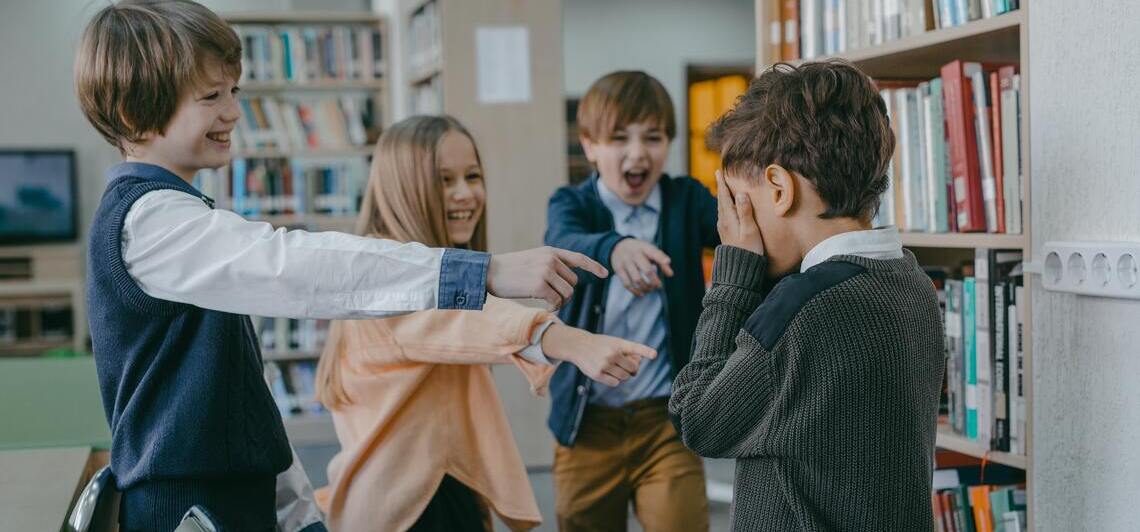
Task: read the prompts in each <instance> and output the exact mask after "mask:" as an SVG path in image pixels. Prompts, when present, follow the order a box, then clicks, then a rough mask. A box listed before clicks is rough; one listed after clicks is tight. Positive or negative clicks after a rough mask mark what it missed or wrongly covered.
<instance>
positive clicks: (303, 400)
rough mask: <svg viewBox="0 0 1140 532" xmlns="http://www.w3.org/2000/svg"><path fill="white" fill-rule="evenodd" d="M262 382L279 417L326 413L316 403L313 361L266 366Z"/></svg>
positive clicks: (297, 361) (314, 362) (269, 363)
mask: <svg viewBox="0 0 1140 532" xmlns="http://www.w3.org/2000/svg"><path fill="white" fill-rule="evenodd" d="M264 369H265V381H266V383H268V384H269V391H270V392H271V393H272V394H273V401H274V402H275V403H277V410H278V411H279V412H281V417H283V418H290V417H299V416H304V415H312V414H321V413H324V412H325V411H326V410H325V408H324V406H323V405H321V403H320V402H318V401H317V392H316V384H315V383H316V377H317V362H316V361H315V360H295V361H290V362H283V361H276V362H266V363H265V367H264Z"/></svg>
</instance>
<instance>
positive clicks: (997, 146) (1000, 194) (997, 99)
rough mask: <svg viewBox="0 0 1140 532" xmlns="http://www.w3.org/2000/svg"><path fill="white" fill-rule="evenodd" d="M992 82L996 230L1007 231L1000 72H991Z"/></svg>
mask: <svg viewBox="0 0 1140 532" xmlns="http://www.w3.org/2000/svg"><path fill="white" fill-rule="evenodd" d="M989 82H990V114H989V120H990V138H991V139H992V140H993V161H992V163H993V174H994V206H995V208H996V210H997V216H996V219H995V223H996V224H997V225H996V229H995V230H996V232H998V233H1005V232H1007V231H1006V226H1005V180H1004V175H1003V174H1004V173H1003V172H1002V169H1003V164H1004V162H1005V159H1004V158H1003V156H1002V151H1003V149H1002V148H1003V147H1002V138H1003V137H1002V131H1001V89H1000V88H999V85H998V72H997V71H996V70H994V71H991V72H989Z"/></svg>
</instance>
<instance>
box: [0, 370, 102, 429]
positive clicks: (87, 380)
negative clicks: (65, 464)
mask: <svg viewBox="0 0 1140 532" xmlns="http://www.w3.org/2000/svg"><path fill="white" fill-rule="evenodd" d="M110 446H111V432H110V429H108V427H107V418H106V416H105V415H104V414H103V402H102V399H101V398H100V396H99V382H98V380H97V379H96V377H95V361H94V360H93V359H92V358H91V357H80V358H8V359H0V449H29V448H44V447H94V448H96V449H109V448H110Z"/></svg>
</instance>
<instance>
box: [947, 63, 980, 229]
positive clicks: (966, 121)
mask: <svg viewBox="0 0 1140 532" xmlns="http://www.w3.org/2000/svg"><path fill="white" fill-rule="evenodd" d="M981 68H982V67H981V64H979V63H969V62H964V61H953V62H951V63H949V64H947V65H945V66H943V67H942V69H941V73H942V80H943V101H944V103H945V110H946V128H947V132H948V138H949V145H950V150H949V151H950V166H951V172H952V174H953V182H954V201H955V210H956V211H957V225H958V230H959V231H961V232H985V231H986V228H987V223H986V206H985V199H984V197H983V191H982V174H981V169H980V167H979V160H978V153H979V151H978V139H977V129H976V124H975V118H974V115H975V113H976V105H975V97H974V94H973V93H974V89H973V81H972V79H973V77H974V75H975V74H980V73H981Z"/></svg>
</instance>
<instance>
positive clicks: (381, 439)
mask: <svg viewBox="0 0 1140 532" xmlns="http://www.w3.org/2000/svg"><path fill="white" fill-rule="evenodd" d="M485 206H486V189H485V187H484V184H483V170H482V164H481V162H480V159H479V154H478V151H477V150H476V148H475V144H474V141H473V140H472V138H471V135H470V134H469V133H468V132H467V131H466V130H465V129H464V128H463V126H462V125H460V124H459V123H458V122H457V121H456V120H454V119H452V118H450V117H413V118H409V119H407V120H404V121H402V122H400V123H398V124H396V125H394V126H392V127H391V128H390V129H389V130H388V131H387V132H385V133H384V135H383V136H381V138H380V141H379V143H378V145H377V147H376V150H375V153H374V156H373V162H372V169H371V176H370V178H369V183H368V187H367V191H366V192H365V197H364V203H363V206H362V208H361V218H360V227H359V229H360V231H361V232H362V233H363V234H368V235H373V236H377V237H384V238H391V239H396V240H402V241H416V242H421V243H423V244H426V245H429V246H440V247H465V248H468V249H473V250H477V251H485V250H486V247H487V231H486V217H485V215H484V209H485ZM559 291H560V292H562V290H559ZM570 291H572V289H570V288H569V287H567V291H566V292H565V294H564V297H567V298H568V297H569V295H570ZM439 297H441V298H442V297H446V295H445V294H440V295H439ZM655 355H656V353H654V352H653V350H652V349H649V348H647V347H644V346H641V345H638V344H633V343H630V342H626V341H624V340H621V339H618V338H612V337H607V336H601V335H595V334H590V333H587V332H585V331H581V330H578V329H573V328H571V327H567V326H565V325H562V324H561V323H559V322H558V321H557V320H556V318H555V317H554V315H552V314H551V313H550V312H548V311H546V310H542V309H534V308H529V307H524V306H522V305H519V304H516V303H511V302H509V301H505V300H500V299H495V298H493V297H488V298H487V301H486V304H485V306H484V309H483V311H481V312H459V311H448V310H431V311H424V312H417V313H414V314H408V315H405V316H401V317H396V318H388V319H383V320H369V321H342V322H335V323H333V325H332V328H331V331H330V336H329V341H328V343H327V345H326V347H325V351H324V353H322V355H321V360H320V365H319V368H318V374H317V393H318V397H319V398H320V400H321V401H322V402H323V403H324V404H325V406H326V407H328V408H329V410H330V411H331V412H332V416H333V422H334V424H335V426H336V433H337V438H338V439H339V440H340V444H341V452H340V453H339V454H337V456H336V457H335V458H333V460H332V462H330V463H329V466H328V474H329V487H328V488H327V489H326V490H323V493H322V494H321V495H322V497H321V498H322V500H323V502H324V504H323V506H324V507H325V510H326V511H327V513H328V522H329V524H330V525H331V527H332V528H333V529H334V530H345V531H358V530H385V531H386V530H409V529H411V530H447V531H462V530H480V531H485V530H490V529H491V522H490V515H491V512H492V511H493V512H494V513H495V514H497V515H498V516H499V517H500V518H501V519H502V520H503V522H504V523H506V524H507V525H508V526H509V527H510V528H511V529H528V528H532V527H534V526H537V525H538V524H539V522H540V521H541V516H540V515H539V513H538V506H537V504H536V502H535V500H534V495H533V492H532V490H531V487H530V483H529V481H528V479H527V476H526V470H525V469H524V467H523V463H522V459H521V457H520V456H519V452H518V449H517V447H516V446H515V443H514V440H513V438H512V436H511V430H510V427H509V426H508V424H507V420H506V417H505V415H504V413H503V406H502V404H501V403H500V401H499V395H498V393H497V391H496V389H495V385H494V382H493V380H492V378H491V371H490V367H489V365H490V364H511V365H513V366H515V367H516V368H517V369H518V370H519V371H521V372H522V374H523V375H524V376H525V377H526V379H527V380H528V381H529V382H530V385H531V389H532V390H533V391H535V392H536V393H542V392H543V391H544V390H545V387H546V383H547V381H548V380H549V378H550V375H551V373H552V371H553V368H554V366H553V364H556V363H558V361H563V360H564V361H567V362H570V363H572V364H574V365H576V366H578V367H579V368H581V369H582V370H583V372H585V373H586V374H587V375H589V376H590V377H591V378H593V379H595V380H597V381H599V382H603V383H605V384H609V385H611V386H613V385H616V384H617V383H618V382H620V381H622V380H625V379H628V378H629V377H630V376H631V375H632V374H634V373H636V372H637V367H638V364H639V362H640V360H641V359H642V358H651V357H653V356H655Z"/></svg>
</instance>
